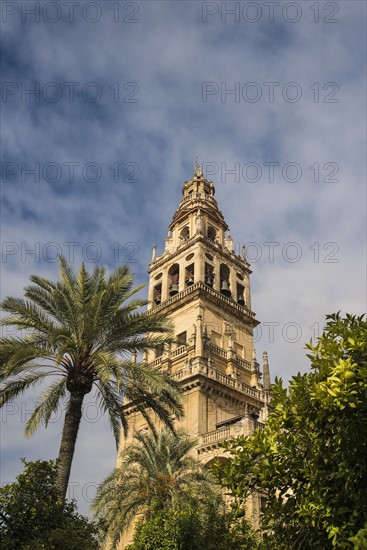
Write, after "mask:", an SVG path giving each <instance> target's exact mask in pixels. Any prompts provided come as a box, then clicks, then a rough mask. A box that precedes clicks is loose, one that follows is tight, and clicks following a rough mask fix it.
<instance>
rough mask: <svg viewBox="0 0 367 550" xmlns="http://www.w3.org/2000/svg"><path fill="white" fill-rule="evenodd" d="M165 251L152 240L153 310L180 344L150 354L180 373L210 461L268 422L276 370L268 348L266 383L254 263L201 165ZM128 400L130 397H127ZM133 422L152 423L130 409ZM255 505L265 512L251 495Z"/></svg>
mask: <svg viewBox="0 0 367 550" xmlns="http://www.w3.org/2000/svg"><path fill="white" fill-rule="evenodd" d="M182 195H183V197H182V199H181V202H180V204H179V207H178V209H177V210H176V212H175V213H174V215H173V219H172V221H171V224H170V225H169V228H168V235H167V238H166V241H165V246H164V251H163V253H162V254H161V255H160V256H159V255H157V253H156V249H155V247H154V248H153V254H152V261H151V263H150V266H149V297H148V298H149V306H148V310H149V311H152V312H155V311H160V312H164V313H165V314H167V316H169V317H170V319H171V321H172V323H173V326H174V330H175V335H176V338H177V344H174V345H172V346H170V349H164V350H163V349H162V350H156V351H155V352H154V351H150V352H149V353H148V354H147V360H148V361H150V362H151V363H152V364H153V365H154V366H155V367H157V368H160V369H162V370H164V371H165V372H167V373H168V374H169V375H170V376H172V377H173V378H174V379H176V380H178V381H180V383H181V384H182V388H183V391H184V394H183V404H184V409H185V417H184V419H183V421H182V423H181V425H182V427H183V428H184V429H185V430H186V431H188V432H189V433H190V434H191V435H192V436H193V437H194V438H196V439H197V441H198V443H197V446H196V454H197V456H198V458H199V459H200V460H201V461H202V462H203V463H205V464H210V463H211V462H212V461H214V460H215V459H216V458H217V457H219V456H224V455H225V453H224V451H223V449H222V448H220V447H219V446H218V443H219V442H220V441H223V440H226V439H232V438H234V437H236V436H238V435H241V434H243V435H249V434H250V433H251V432H252V431H253V430H254V429H255V428H256V427H261V425H262V424H261V422H259V418H260V419H261V420H262V421H263V420H265V418H266V414H267V410H268V403H269V399H270V397H269V391H268V389H269V386H270V375H269V370H268V368H269V367H268V361H267V355H264V380H263V382H264V385H263V384H262V383H261V373H260V367H259V364H258V362H257V360H256V355H255V350H254V341H253V334H254V329H255V327H256V326H257V325H258V324H259V321H257V320H256V316H255V313H254V312H253V311H252V309H251V292H250V274H251V269H250V265H249V263H248V262H247V260H246V254H245V251H244V250H243V251H242V254H241V255H238V254H236V251H235V247H234V244H233V239H232V236H231V234H230V232H229V228H228V225H227V223H226V221H225V219H224V216H223V214H222V212H221V211H220V210H219V208H218V204H217V201H216V199H215V188H214V185H213V182H211V181H208V180H207V179H206V178H205V177H204V175H203V172H202V169H201V167H200V166H199V165H198V164H197V163H196V164H195V173H194V176H193V178H192V179H191V180H189V181H186V182H185V183H184V185H183V188H182ZM127 408H128V405H127ZM131 416H132V418H131V422H130V425H131V426H132V427H133V429H135V430H142V429H145V428H146V427H147V426H146V423H145V421H144V419H143V418H141V417H140V416H139V415H137V414H136V413H134V412H133V411H131ZM251 502H252V505H251V506H250V509H249V513H254V514H255V516H256V515H258V504H254V501H251Z"/></svg>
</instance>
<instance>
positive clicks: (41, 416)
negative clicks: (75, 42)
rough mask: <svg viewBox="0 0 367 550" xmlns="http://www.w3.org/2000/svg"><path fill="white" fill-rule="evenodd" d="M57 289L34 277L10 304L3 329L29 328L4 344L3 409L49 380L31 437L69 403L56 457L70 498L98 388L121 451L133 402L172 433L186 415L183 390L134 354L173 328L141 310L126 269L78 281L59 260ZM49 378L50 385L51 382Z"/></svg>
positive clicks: (0, 363) (167, 337)
mask: <svg viewBox="0 0 367 550" xmlns="http://www.w3.org/2000/svg"><path fill="white" fill-rule="evenodd" d="M59 276H60V282H56V283H55V282H53V281H50V280H48V279H45V278H42V277H39V276H36V275H32V276H31V278H30V279H31V281H32V283H34V284H33V285H30V286H27V287H26V288H25V289H24V296H25V298H26V299H21V298H10V297H8V298H6V299H5V300H4V301H3V302H2V303H1V307H2V309H3V310H4V311H5V312H6V313H8V314H9V315H8V316H7V317H6V318H5V319H3V321H2V324H3V325H7V326H15V327H16V328H17V329H19V330H24V329H26V334H25V335H24V334H23V335H20V336H19V337H6V338H2V339H1V340H0V349H1V351H0V376H1V381H2V386H0V406H3V405H4V404H5V403H7V402H8V401H9V400H13V399H14V398H16V397H18V396H19V395H20V394H21V393H23V392H24V391H25V390H28V389H29V388H32V387H34V386H36V385H37V384H38V383H39V382H41V381H43V380H44V379H46V378H47V379H50V380H52V381H51V382H50V384H49V385H48V386H47V387H46V389H45V390H44V391H43V393H42V394H41V396H40V397H39V398H38V400H37V405H36V406H35V408H34V411H33V414H32V415H31V417H30V418H29V420H28V422H27V423H26V427H25V433H26V436H27V437H30V436H31V435H33V433H34V432H35V430H36V429H37V428H38V427H39V425H40V424H41V423H43V424H44V425H45V426H46V427H47V424H48V422H49V420H50V417H51V415H52V413H54V412H55V411H56V410H57V408H58V407H59V406H60V404H61V402H62V401H63V400H64V398H66V399H67V402H66V412H65V419H64V426H63V431H62V437H61V445H60V451H59V456H58V476H57V487H58V489H59V492H60V495H61V497H62V498H63V499H65V495H66V491H67V486H68V481H69V476H70V470H71V464H72V459H73V454H74V449H75V443H76V439H77V434H78V430H79V424H80V419H81V415H82V405H83V400H84V397H85V396H86V395H87V394H88V393H89V392H90V391H91V390H92V388H95V390H96V396H97V400H98V403H99V406H100V407H101V409H102V410H103V411H104V412H107V413H108V415H109V419H110V422H111V425H112V429H113V432H114V436H115V439H116V445H117V444H118V441H119V436H120V428H121V426H122V428H123V431H124V432H125V433H127V431H128V418H127V415H126V412H125V410H124V407H123V405H124V402H125V403H126V400H127V401H129V403H130V404H131V405H133V406H134V407H135V409H137V410H138V411H140V413H141V414H142V415H143V417H144V418H145V419H146V421H147V422H148V424H149V425H152V420H151V417H150V412H151V411H153V412H154V413H155V414H156V415H157V416H158V417H159V418H160V419H161V420H162V421H163V422H164V424H165V425H167V426H169V427H170V428H171V429H173V416H174V415H175V416H176V417H177V418H180V417H181V416H182V414H183V409H182V405H181V403H180V390H179V386H178V385H177V384H176V383H174V382H173V381H171V380H170V379H169V378H168V377H167V376H166V375H164V374H163V373H161V372H159V371H158V370H157V369H153V368H151V367H150V366H149V365H148V364H146V363H144V362H140V363H136V362H135V361H134V360H129V357H131V354H136V353H138V352H144V351H145V350H147V349H155V348H157V347H158V348H159V347H161V346H162V345H164V344H165V343H167V342H170V341H172V335H171V327H170V325H169V323H168V321H167V319H166V318H165V317H164V316H163V315H162V314H150V315H149V314H145V313H143V312H139V311H138V310H139V309H140V308H141V307H142V306H144V305H146V304H147V302H146V301H145V300H141V299H139V298H134V299H132V300H130V301H129V302H128V303H127V300H128V299H129V298H131V297H132V296H133V295H134V294H136V293H137V292H138V291H139V290H140V289H141V288H142V286H144V285H141V286H139V287H135V288H132V284H133V275H132V274H131V273H130V271H129V268H128V267H127V266H121V267H118V268H117V269H116V270H115V271H113V272H112V273H111V274H110V275H109V276H107V274H106V269H105V268H104V267H103V266H97V267H95V269H94V271H93V273H92V274H89V273H87V271H86V269H85V266H84V264H82V266H81V267H80V269H79V271H78V273H77V274H75V273H74V271H73V269H72V268H71V266H70V265H69V264H68V262H67V261H66V259H65V258H63V257H60V258H59ZM51 377H52V378H51Z"/></svg>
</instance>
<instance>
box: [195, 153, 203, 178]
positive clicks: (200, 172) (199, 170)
mask: <svg viewBox="0 0 367 550" xmlns="http://www.w3.org/2000/svg"><path fill="white" fill-rule="evenodd" d="M194 172H195V176H198V177H199V178H200V177H201V176H202V175H203V170H202V168H201V166H200V164H199V163H198V157H197V155H196V157H195V162H194Z"/></svg>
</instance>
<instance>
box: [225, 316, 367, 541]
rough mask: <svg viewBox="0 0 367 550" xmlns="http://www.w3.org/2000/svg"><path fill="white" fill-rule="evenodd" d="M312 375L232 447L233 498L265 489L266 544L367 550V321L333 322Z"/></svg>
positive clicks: (277, 387) (280, 394) (278, 396)
mask: <svg viewBox="0 0 367 550" xmlns="http://www.w3.org/2000/svg"><path fill="white" fill-rule="evenodd" d="M307 348H308V350H309V353H308V355H307V356H308V357H309V359H310V361H311V372H309V373H307V374H303V375H301V374H298V375H297V376H294V377H293V378H292V380H291V382H290V384H289V388H288V389H285V388H284V387H283V385H282V381H281V380H276V383H275V384H274V385H273V387H272V391H273V403H272V408H273V410H272V413H271V414H270V417H269V419H268V421H267V423H266V425H265V428H264V430H257V431H256V432H255V433H254V434H253V435H252V436H251V437H250V438H248V439H245V438H239V439H237V440H236V441H234V442H232V443H228V444H227V445H226V448H227V449H228V451H229V452H230V461H229V463H228V464H224V465H222V466H221V465H218V467H217V472H218V473H220V475H221V476H222V480H223V483H224V484H225V485H226V486H227V487H228V488H229V490H230V492H231V493H232V495H234V496H236V497H237V498H238V499H240V500H241V499H244V498H245V497H247V496H248V495H250V494H251V493H253V492H258V493H263V494H264V495H266V498H267V506H266V508H265V511H264V513H263V518H262V520H263V521H262V530H263V535H264V548H267V549H271V548H274V549H276V550H281V549H284V550H285V549H287V550H289V549H297V550H298V549H302V550H303V549H306V550H308V549H310V550H311V549H314V548H322V549H325V550H327V549H332V548H338V549H339V548H340V549H342V548H359V549H362V548H366V533H367V530H366V528H367V322H366V319H365V317H364V316H360V317H356V316H352V315H346V317H344V318H342V317H341V316H340V315H339V314H334V315H330V316H327V324H326V327H325V330H324V332H323V334H322V336H321V337H320V338H319V339H318V341H317V343H316V344H315V345H314V344H312V343H310V344H308V345H307Z"/></svg>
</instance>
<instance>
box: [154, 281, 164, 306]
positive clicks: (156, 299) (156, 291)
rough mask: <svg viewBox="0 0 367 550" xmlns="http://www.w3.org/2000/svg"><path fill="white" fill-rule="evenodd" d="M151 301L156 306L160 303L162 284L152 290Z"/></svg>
mask: <svg viewBox="0 0 367 550" xmlns="http://www.w3.org/2000/svg"><path fill="white" fill-rule="evenodd" d="M153 301H154V305H156V306H158V305H159V304H160V303H161V301H162V283H159V285H155V287H154V290H153Z"/></svg>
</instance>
